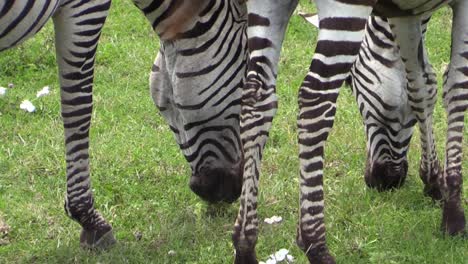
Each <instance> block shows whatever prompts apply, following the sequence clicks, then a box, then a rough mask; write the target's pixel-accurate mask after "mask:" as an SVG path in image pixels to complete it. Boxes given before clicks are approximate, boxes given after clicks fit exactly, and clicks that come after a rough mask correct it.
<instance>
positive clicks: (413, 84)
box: [233, 0, 468, 263]
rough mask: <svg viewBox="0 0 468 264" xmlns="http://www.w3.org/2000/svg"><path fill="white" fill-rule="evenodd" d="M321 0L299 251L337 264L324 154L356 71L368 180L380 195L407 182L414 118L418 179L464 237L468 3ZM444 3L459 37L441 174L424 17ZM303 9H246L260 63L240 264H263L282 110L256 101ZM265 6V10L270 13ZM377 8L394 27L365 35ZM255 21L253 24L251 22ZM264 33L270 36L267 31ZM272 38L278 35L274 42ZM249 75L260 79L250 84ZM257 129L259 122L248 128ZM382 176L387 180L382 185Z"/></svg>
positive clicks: (302, 134)
mask: <svg viewBox="0 0 468 264" xmlns="http://www.w3.org/2000/svg"><path fill="white" fill-rule="evenodd" d="M315 2H316V4H317V9H318V16H319V26H320V31H319V36H318V43H317V47H316V52H315V54H314V57H313V60H312V64H311V66H310V71H309V73H308V74H307V76H306V77H305V79H304V82H303V84H302V86H301V88H300V90H299V116H298V128H299V148H300V149H299V159H300V190H301V191H300V195H301V198H300V219H299V227H298V236H297V242H298V245H299V246H300V247H301V248H302V249H303V250H304V252H305V253H306V255H307V257H308V259H309V261H310V263H335V261H334V258H333V257H332V256H331V254H330V253H329V251H328V248H327V246H326V239H325V225H324V217H325V213H324V193H323V163H324V159H323V154H324V147H325V142H326V141H327V137H328V135H329V132H330V130H331V128H332V126H333V122H334V116H335V112H336V100H337V97H338V93H339V90H340V87H341V85H342V84H343V82H344V81H345V80H346V79H347V78H348V76H349V73H350V72H351V73H352V78H351V82H352V84H353V87H354V93H355V95H356V98H357V101H358V104H359V105H360V107H361V113H362V114H363V116H364V120H365V124H366V132H367V134H368V136H369V141H368V142H369V145H368V149H369V159H368V163H369V164H368V166H369V168H368V169H369V171H368V175H366V181H367V183H368V184H369V185H371V186H374V187H377V188H379V189H386V188H391V187H397V186H399V185H400V184H401V183H402V179H401V177H402V175H405V174H406V168H405V166H406V165H404V163H405V162H406V150H407V148H408V143H409V140H410V138H411V135H412V127H413V125H414V124H415V122H416V121H417V122H418V123H419V128H420V131H421V134H422V137H421V143H422V144H421V146H422V148H423V156H422V159H421V169H420V172H421V177H422V179H423V181H424V183H425V184H426V189H425V191H426V193H427V194H429V195H431V196H432V197H433V198H435V199H442V200H443V204H444V212H443V219H442V228H443V230H444V231H445V232H447V233H449V234H458V233H461V232H463V231H464V229H465V217H464V213H463V207H462V204H461V157H462V156H461V139H462V134H461V133H462V131H463V116H464V112H465V111H466V108H467V106H468V96H467V91H468V82H467V80H468V74H466V72H467V70H466V67H467V66H466V65H467V57H468V56H466V53H467V51H466V50H467V49H468V41H467V40H468V26H467V24H468V21H467V20H466V18H462V17H463V15H462V14H463V13H467V12H468V2H467V1H453V2H452V1H443V0H430V1H423V0H414V1H406V0H405V1H403V0H393V1H391V0H387V1H378V2H377V1H375V0H328V1H327V0H317V1H315ZM447 3H450V4H451V5H452V8H453V10H454V28H453V32H454V33H453V36H452V39H453V43H452V58H451V64H450V65H449V69H448V73H447V78H446V82H445V84H444V90H445V92H444V98H445V99H444V100H445V102H446V108H447V111H448V115H449V130H448V135H447V136H448V139H447V159H446V162H445V170H444V171H442V170H441V169H440V168H439V162H438V158H437V155H436V152H435V147H434V137H433V131H432V112H433V108H434V104H435V100H436V90H437V84H436V79H435V74H434V71H433V70H432V68H431V66H430V64H429V62H428V59H427V54H426V51H425V49H424V37H423V36H424V30H425V27H424V25H425V24H426V22H427V18H428V17H430V15H431V14H432V12H433V11H434V10H435V9H437V8H439V7H440V6H443V5H445V4H447ZM296 4H297V1H294V0H292V1H286V2H285V1H278V0H271V1H268V3H262V5H259V4H255V3H250V1H249V2H248V11H249V29H248V36H249V49H250V51H251V55H250V56H251V60H257V61H258V59H257V57H260V58H261V62H262V63H258V64H252V63H250V64H249V70H248V73H249V75H248V79H247V85H246V87H245V88H244V90H245V91H252V92H251V93H244V95H243V98H242V101H243V103H244V104H243V105H242V114H241V120H242V122H241V131H242V133H243V135H242V138H243V142H244V151H245V153H246V156H245V160H246V167H245V169H244V185H243V191H242V196H241V207H240V210H239V214H238V217H237V220H236V224H235V228H234V236H233V239H234V245H235V248H236V263H256V258H255V244H256V240H257V233H258V224H257V223H258V220H257V214H256V207H257V194H258V176H259V167H260V159H261V153H262V149H263V146H264V145H265V142H266V138H267V135H268V128H269V126H267V127H266V128H265V126H263V124H264V123H268V124H269V123H271V120H272V118H273V115H271V114H270V113H274V110H275V108H276V104H271V103H270V102H272V100H268V98H274V90H272V92H273V94H269V97H264V96H261V95H259V94H261V93H260V91H264V90H266V89H265V88H263V87H268V85H266V84H268V83H273V84H274V79H273V80H272V79H271V78H265V77H264V76H268V75H267V74H265V73H268V72H270V69H276V64H277V62H278V61H277V59H276V58H277V57H278V56H279V52H280V48H279V47H280V46H281V41H282V38H281V37H282V36H283V35H284V28H285V24H287V22H288V18H289V15H290V14H291V12H292V10H293V9H294V8H295V6H296ZM266 6H268V8H265V7H266ZM374 8H375V9H374ZM373 9H374V11H375V12H376V13H377V14H379V15H381V16H384V17H389V19H388V24H387V20H385V19H382V18H374V19H371V20H370V22H369V24H368V27H369V30H368V31H367V35H366V31H365V26H366V23H367V21H368V17H369V15H370V14H371V12H372V10H373ZM251 17H252V18H255V19H253V20H251V19H250V18H251ZM421 22H422V24H423V26H421ZM265 32H268V33H269V34H264V33H265ZM272 32H274V33H272ZM273 35H274V37H271V36H273ZM363 39H364V41H365V42H364V44H362V43H363V42H362V41H363ZM361 48H362V49H361ZM269 52H271V53H269ZM252 58H253V59H252ZM356 60H357V61H356ZM369 64H371V65H372V67H374V68H371V67H370V65H369ZM353 66H354V67H353ZM379 67H380V68H379ZM389 69H390V70H389ZM273 72H274V73H276V72H275V71H273ZM273 76H275V75H273ZM250 78H252V79H254V80H255V81H252V82H250ZM383 78H390V79H395V80H397V82H396V83H393V84H392V85H398V86H399V87H398V88H397V89H396V92H397V93H400V94H404V96H403V97H400V98H398V97H395V96H394V97H393V98H398V99H396V100H395V101H393V102H392V101H391V100H390V101H387V100H388V96H392V94H390V93H389V91H388V90H386V88H385V87H386V86H390V83H386V82H388V80H386V81H382V79H383ZM265 80H267V81H268V82H266V81H265ZM375 86H378V87H380V88H381V90H380V91H382V93H380V94H378V93H376V91H373V90H371V89H372V88H373V87H375ZM398 91H400V92H398ZM255 92H256V93H255ZM390 92H395V90H393V91H390ZM252 113H255V115H253V114H252ZM255 120H265V121H263V122H258V121H255ZM250 123H252V124H256V123H258V124H257V125H249V124H250ZM257 135H262V137H260V136H257ZM244 139H245V140H244ZM250 149H254V151H250ZM249 151H250V152H249ZM249 160H252V161H251V162H249ZM379 166H380V168H378V167H379ZM379 170H384V171H385V174H384V175H379ZM395 176H396V177H395ZM377 177H381V179H375V178H377ZM392 177H394V178H392Z"/></svg>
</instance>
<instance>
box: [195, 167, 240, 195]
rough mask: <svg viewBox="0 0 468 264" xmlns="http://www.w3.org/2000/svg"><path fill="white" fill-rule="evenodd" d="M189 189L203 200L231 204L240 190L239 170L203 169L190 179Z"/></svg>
mask: <svg viewBox="0 0 468 264" xmlns="http://www.w3.org/2000/svg"><path fill="white" fill-rule="evenodd" d="M190 189H191V190H192V191H193V192H194V193H195V194H197V195H198V196H199V197H200V198H202V199H203V200H205V201H207V202H210V203H216V202H228V203H233V202H234V201H236V200H237V198H239V196H240V193H241V189H242V173H241V170H240V168H233V169H229V168H228V169H225V168H204V169H201V170H200V172H198V173H195V174H193V175H192V177H191V178H190Z"/></svg>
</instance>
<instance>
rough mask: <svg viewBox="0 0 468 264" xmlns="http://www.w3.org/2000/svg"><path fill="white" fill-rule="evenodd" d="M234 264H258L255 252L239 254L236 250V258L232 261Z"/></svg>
mask: <svg viewBox="0 0 468 264" xmlns="http://www.w3.org/2000/svg"><path fill="white" fill-rule="evenodd" d="M234 264H258V261H257V256H256V255H255V251H249V252H242V253H241V252H238V251H237V250H236V258H235V260H234Z"/></svg>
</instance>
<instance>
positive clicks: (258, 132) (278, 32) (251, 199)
mask: <svg viewBox="0 0 468 264" xmlns="http://www.w3.org/2000/svg"><path fill="white" fill-rule="evenodd" d="M297 3H298V1H297V0H290V1H284V0H271V1H268V3H265V2H262V1H247V10H248V12H249V15H248V25H249V27H248V30H247V35H248V38H249V40H248V43H249V52H250V60H249V63H248V71H247V79H246V84H245V86H244V89H243V94H242V103H241V139H242V144H243V150H244V175H243V185H242V192H241V198H240V209H239V214H238V216H237V219H236V223H235V226H234V233H233V236H232V238H233V242H234V247H235V249H236V257H235V263H239V264H240V263H243V264H246V263H257V260H256V256H255V244H256V241H257V233H258V219H257V211H256V208H257V194H258V180H259V173H260V162H261V159H262V153H263V149H264V147H265V144H266V141H267V138H268V133H269V130H270V127H271V122H272V121H273V117H274V115H275V113H276V109H277V103H278V102H277V97H276V91H275V90H276V76H277V68H278V62H279V56H280V52H281V45H282V42H283V39H284V34H285V31H286V27H287V24H288V21H289V18H290V16H291V14H292V12H293V11H294V9H295V8H296V6H297Z"/></svg>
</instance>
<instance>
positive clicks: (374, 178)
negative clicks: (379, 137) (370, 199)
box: [365, 158, 408, 192]
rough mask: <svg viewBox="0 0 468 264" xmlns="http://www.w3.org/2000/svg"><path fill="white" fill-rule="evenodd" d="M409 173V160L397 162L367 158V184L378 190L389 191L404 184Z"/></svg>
mask: <svg viewBox="0 0 468 264" xmlns="http://www.w3.org/2000/svg"><path fill="white" fill-rule="evenodd" d="M407 173H408V161H406V160H403V161H400V162H398V163H395V162H391V161H390V162H379V161H374V162H373V164H371V162H370V161H369V158H368V159H367V163H366V174H365V181H366V184H367V186H369V187H370V188H375V189H377V190H378V191H380V192H382V191H387V190H391V189H395V188H400V187H401V186H403V184H404V182H405V179H406V174H407Z"/></svg>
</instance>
